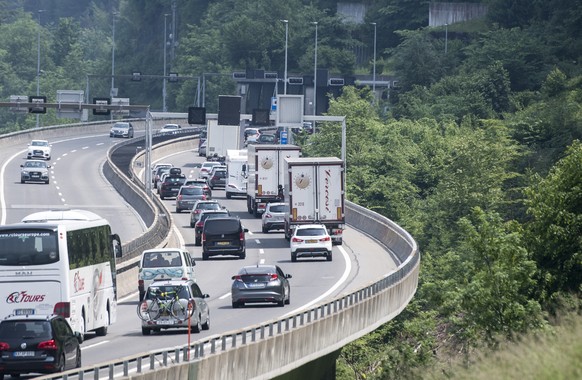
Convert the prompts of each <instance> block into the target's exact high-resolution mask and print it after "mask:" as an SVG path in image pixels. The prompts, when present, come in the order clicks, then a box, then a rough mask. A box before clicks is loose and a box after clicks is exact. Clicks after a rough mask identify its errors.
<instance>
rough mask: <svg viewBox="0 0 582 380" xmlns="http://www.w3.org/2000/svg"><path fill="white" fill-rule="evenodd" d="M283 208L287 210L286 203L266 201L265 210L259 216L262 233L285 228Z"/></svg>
mask: <svg viewBox="0 0 582 380" xmlns="http://www.w3.org/2000/svg"><path fill="white" fill-rule="evenodd" d="M285 210H287V204H286V203H280V202H276V203H267V207H266V208H265V212H264V213H263V215H262V217H261V221H262V227H263V233H267V232H269V231H271V230H282V229H284V228H285Z"/></svg>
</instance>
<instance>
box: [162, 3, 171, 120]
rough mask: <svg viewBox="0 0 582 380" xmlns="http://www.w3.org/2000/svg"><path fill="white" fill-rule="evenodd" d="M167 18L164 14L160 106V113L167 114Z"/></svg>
mask: <svg viewBox="0 0 582 380" xmlns="http://www.w3.org/2000/svg"><path fill="white" fill-rule="evenodd" d="M168 16H169V14H167V13H166V14H164V82H163V86H162V101H163V106H162V111H164V112H168V108H167V107H166V72H167V71H166V58H167V53H166V47H167V46H168V42H167V37H168V29H167V20H168Z"/></svg>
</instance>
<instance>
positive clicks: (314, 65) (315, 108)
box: [312, 21, 317, 116]
mask: <svg viewBox="0 0 582 380" xmlns="http://www.w3.org/2000/svg"><path fill="white" fill-rule="evenodd" d="M312 24H313V25H315V53H314V54H313V55H314V58H313V115H314V116H315V115H317V21H314V22H312Z"/></svg>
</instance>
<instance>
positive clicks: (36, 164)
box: [24, 161, 46, 168]
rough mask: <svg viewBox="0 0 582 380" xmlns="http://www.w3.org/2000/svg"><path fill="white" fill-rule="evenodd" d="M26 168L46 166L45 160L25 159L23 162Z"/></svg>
mask: <svg viewBox="0 0 582 380" xmlns="http://www.w3.org/2000/svg"><path fill="white" fill-rule="evenodd" d="M24 167H26V168H46V162H43V161H27V162H26V163H25V164H24Z"/></svg>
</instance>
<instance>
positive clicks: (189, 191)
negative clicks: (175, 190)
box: [180, 187, 204, 195]
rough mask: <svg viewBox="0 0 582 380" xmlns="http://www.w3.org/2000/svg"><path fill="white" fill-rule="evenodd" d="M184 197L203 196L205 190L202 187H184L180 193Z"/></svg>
mask: <svg viewBox="0 0 582 380" xmlns="http://www.w3.org/2000/svg"><path fill="white" fill-rule="evenodd" d="M180 194H182V195H203V194H204V189H203V188H201V187H183V188H182V190H181V191H180Z"/></svg>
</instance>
